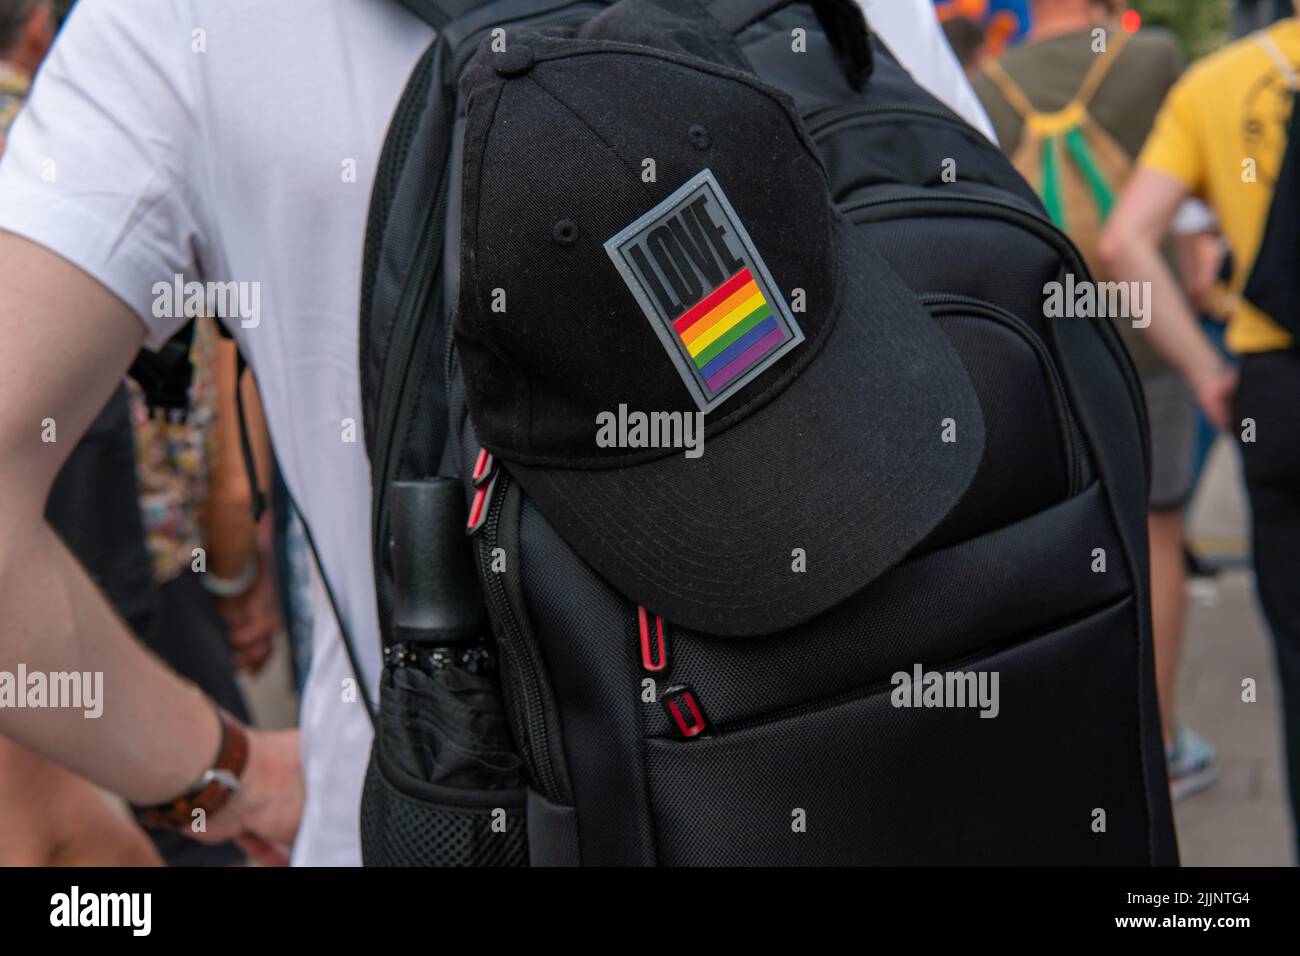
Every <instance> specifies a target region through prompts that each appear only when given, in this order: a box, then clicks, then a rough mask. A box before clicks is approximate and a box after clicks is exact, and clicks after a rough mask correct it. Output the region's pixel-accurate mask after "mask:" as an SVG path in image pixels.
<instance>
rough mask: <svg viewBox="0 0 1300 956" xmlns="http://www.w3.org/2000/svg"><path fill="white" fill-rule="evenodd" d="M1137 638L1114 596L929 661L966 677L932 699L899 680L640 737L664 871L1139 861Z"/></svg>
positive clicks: (1142, 818) (1128, 605) (937, 669)
mask: <svg viewBox="0 0 1300 956" xmlns="http://www.w3.org/2000/svg"><path fill="white" fill-rule="evenodd" d="M1137 640H1138V638H1137V629H1136V621H1135V615H1134V609H1133V602H1132V598H1130V597H1124V598H1122V599H1120V600H1118V601H1116V602H1113V603H1112V604H1110V605H1108V606H1106V607H1104V608H1102V609H1100V610H1096V611H1094V612H1092V613H1090V614H1088V615H1087V616H1084V617H1082V618H1079V619H1075V620H1073V621H1071V622H1070V623H1067V624H1064V625H1063V626H1060V627H1056V628H1053V629H1051V630H1047V631H1045V632H1042V633H1039V634H1036V635H1034V636H1032V637H1030V638H1028V639H1025V640H1023V641H1020V642H1018V643H1015V644H1012V645H1008V646H1004V647H1002V648H1000V649H998V650H996V651H993V652H991V653H988V654H986V655H984V656H981V657H976V658H974V659H970V660H965V661H956V662H952V663H950V664H947V665H945V664H942V663H939V664H936V663H930V662H925V663H924V671H925V672H927V673H928V672H933V673H938V674H940V675H947V674H952V673H956V674H961V675H967V676H965V677H963V678H962V679H961V680H960V681H958V680H953V681H951V682H948V681H947V679H946V677H944V678H943V679H944V681H945V683H944V685H943V688H942V689H940V690H934V688H933V686H932V691H934V692H933V693H930V694H928V695H927V693H926V691H925V686H924V685H925V683H926V681H925V680H924V679H923V680H922V682H921V683H922V687H921V691H922V693H921V694H920V696H919V697H918V696H917V695H916V692H915V690H913V689H912V687H911V678H912V677H913V676H914V675H913V672H912V669H911V668H903V667H900V669H899V673H907V674H908V677H909V680H908V682H907V683H906V684H905V683H904V682H903V681H902V680H901V679H899V678H897V675H893V676H891V679H890V680H888V681H887V682H885V683H883V684H881V683H878V684H875V685H872V686H868V687H865V688H862V690H861V692H860V694H858V695H856V696H855V695H853V694H847V695H840V696H838V697H836V698H833V699H831V700H829V701H828V700H822V701H814V702H811V703H809V704H806V705H804V706H803V707H801V708H798V709H795V710H792V711H790V710H788V711H784V712H782V713H780V714H776V715H773V716H772V717H770V718H761V717H760V718H756V719H754V720H751V721H747V722H740V723H736V724H733V725H731V726H728V725H726V724H719V725H716V726H715V727H713V728H712V732H711V735H709V736H705V737H701V738H696V739H693V740H678V739H673V738H667V737H657V738H652V739H648V740H647V741H646V752H645V761H646V773H647V779H648V786H649V790H650V797H651V809H652V813H653V818H654V826H655V834H656V836H655V845H656V848H657V851H658V854H659V862H660V863H663V864H668V865H692V864H724V865H743V864H758V863H763V864H777V865H858V864H910V865H925V864H958V865H960V864H1032V863H1051V864H1066V863H1069V864H1135V863H1143V862H1146V855H1145V854H1146V838H1145V835H1146V833H1147V810H1146V806H1145V802H1144V797H1143V792H1142V788H1141V786H1140V785H1138V784H1137V781H1140V780H1141V767H1140V763H1139V761H1140V753H1139V729H1138V713H1137V701H1138V694H1137V692H1136V687H1137V681H1138V662H1137ZM970 675H973V681H972V679H971V676H970ZM981 681H982V683H981ZM949 683H951V685H952V686H951V687H949V686H947V685H948V684H949ZM963 687H964V688H965V691H964V697H962V694H963V692H962V691H960V690H959V689H958V688H963ZM936 695H937V696H936ZM959 698H961V699H960V700H959ZM972 698H973V699H972ZM927 701H928V702H927ZM738 808H743V809H742V810H739V811H738ZM1098 811H1100V812H1101V815H1100V816H1099V815H1098ZM1099 821H1100V825H1101V826H1103V827H1104V829H1102V830H1100V831H1099V830H1098V826H1099Z"/></svg>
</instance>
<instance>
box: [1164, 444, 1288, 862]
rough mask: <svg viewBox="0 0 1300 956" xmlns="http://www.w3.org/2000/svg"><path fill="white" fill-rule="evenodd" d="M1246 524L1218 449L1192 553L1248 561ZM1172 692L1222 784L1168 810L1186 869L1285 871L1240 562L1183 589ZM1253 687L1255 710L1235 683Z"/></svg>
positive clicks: (1264, 646)
mask: <svg viewBox="0 0 1300 956" xmlns="http://www.w3.org/2000/svg"><path fill="white" fill-rule="evenodd" d="M1247 529H1248V521H1247V518H1246V505H1245V499H1244V494H1243V491H1242V487H1241V479H1240V472H1239V465H1238V461H1237V458H1236V454H1235V450H1234V449H1233V448H1232V447H1231V445H1230V444H1229V443H1228V442H1226V441H1223V440H1221V441H1220V442H1219V444H1218V446H1217V447H1216V448H1215V450H1214V452H1213V454H1212V455H1211V458H1210V461H1209V463H1208V465H1207V470H1206V473H1205V475H1204V477H1203V479H1202V482H1201V486H1200V489H1199V491H1198V493H1197V498H1196V500H1195V501H1194V502H1193V507H1192V509H1191V513H1190V516H1189V523H1188V532H1189V536H1190V537H1191V540H1192V544H1193V546H1194V547H1195V548H1197V550H1198V552H1199V553H1202V554H1206V553H1208V554H1211V555H1214V556H1218V557H1226V558H1229V559H1231V558H1238V559H1240V558H1241V557H1242V556H1244V555H1245V554H1247V553H1248V530H1247ZM1189 592H1190V594H1189V604H1190V606H1189V613H1188V628H1187V636H1186V644H1185V647H1184V651H1183V666H1182V674H1181V680H1180V685H1179V693H1180V704H1179V710H1180V713H1181V717H1182V719H1183V720H1184V721H1186V722H1187V723H1189V724H1190V725H1191V726H1192V727H1194V728H1196V730H1198V731H1199V732H1200V733H1201V734H1202V735H1203V736H1204V737H1205V738H1206V739H1208V740H1209V741H1210V742H1211V743H1212V744H1214V745H1215V747H1216V748H1218V752H1219V762H1220V764H1221V767H1222V775H1221V776H1220V778H1219V780H1218V782H1217V783H1215V784H1214V785H1213V786H1212V787H1210V788H1209V789H1207V790H1205V791H1203V792H1201V793H1199V794H1196V795H1194V796H1192V797H1189V798H1188V799H1186V800H1184V801H1181V802H1180V803H1178V804H1177V805H1176V806H1175V808H1174V813H1175V818H1176V821H1177V826H1178V841H1179V849H1180V851H1181V854H1182V861H1183V864H1184V865H1186V866H1288V865H1292V864H1293V863H1294V862H1295V861H1294V859H1293V851H1292V847H1293V846H1294V841H1293V840H1292V838H1291V829H1290V827H1291V824H1290V819H1289V818H1290V813H1289V810H1288V807H1287V800H1286V796H1285V793H1284V789H1283V787H1284V783H1283V773H1282V767H1283V762H1282V761H1283V756H1282V749H1281V732H1280V724H1279V703H1278V698H1277V694H1278V683H1277V679H1276V676H1275V672H1274V667H1273V648H1272V641H1271V638H1270V637H1269V634H1268V631H1267V629H1266V627H1265V625H1264V621H1263V617H1262V616H1261V614H1260V611H1259V606H1258V604H1257V602H1256V599H1255V591H1254V578H1253V575H1252V574H1251V573H1250V570H1249V568H1248V567H1246V566H1245V564H1244V563H1239V564H1238V566H1236V567H1231V568H1229V569H1228V570H1224V571H1221V572H1220V573H1219V575H1218V576H1217V578H1216V579H1214V581H1213V583H1209V582H1206V581H1203V580H1202V581H1197V582H1194V583H1193V584H1192V586H1191V587H1190V588H1189ZM1247 678H1250V679H1253V680H1254V681H1255V702H1254V703H1247V702H1244V701H1243V700H1242V681H1243V680H1245V679H1247Z"/></svg>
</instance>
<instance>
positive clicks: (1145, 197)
mask: <svg viewBox="0 0 1300 956" xmlns="http://www.w3.org/2000/svg"><path fill="white" fill-rule="evenodd" d="M1186 198H1187V189H1186V187H1184V186H1183V184H1182V183H1180V182H1178V180H1176V179H1174V178H1173V177H1171V176H1166V175H1165V174H1164V173H1159V172H1155V171H1154V170H1150V169H1138V170H1137V171H1136V172H1135V173H1134V174H1133V176H1132V178H1130V179H1129V181H1128V184H1127V185H1126V186H1125V187H1124V192H1123V193H1122V194H1121V195H1120V197H1119V201H1118V202H1117V203H1116V205H1115V209H1114V211H1113V212H1112V213H1111V216H1110V219H1109V221H1108V222H1107V225H1106V231H1105V233H1104V234H1103V235H1102V239H1101V247H1100V252H1101V257H1102V260H1103V262H1104V263H1105V267H1106V270H1107V272H1108V274H1109V277H1110V278H1112V279H1116V280H1119V281H1129V282H1132V281H1136V282H1150V283H1151V298H1150V303H1151V306H1150V307H1151V313H1150V314H1151V317H1152V318H1151V324H1150V326H1148V328H1147V334H1148V335H1150V336H1151V341H1152V343H1153V344H1154V345H1155V346H1156V348H1157V349H1159V350H1160V352H1161V354H1163V355H1164V356H1165V358H1167V359H1168V360H1169V362H1170V363H1171V364H1172V365H1173V366H1174V368H1176V369H1177V370H1178V371H1179V372H1180V373H1181V374H1182V376H1183V377H1184V378H1185V379H1186V380H1187V382H1188V383H1189V384H1190V385H1191V387H1192V389H1193V391H1194V392H1195V393H1196V397H1197V400H1198V401H1199V402H1200V403H1201V407H1202V408H1204V409H1205V412H1206V415H1207V416H1209V418H1210V419H1211V420H1212V421H1213V422H1214V424H1215V425H1216V426H1218V427H1219V428H1226V427H1227V423H1228V420H1229V407H1228V406H1229V401H1230V397H1231V394H1232V388H1233V383H1234V381H1235V376H1234V375H1233V373H1232V369H1231V367H1230V366H1228V364H1227V363H1226V362H1224V360H1223V358H1222V356H1220V355H1219V353H1218V352H1217V351H1216V350H1215V348H1214V346H1213V344H1211V342H1210V340H1209V339H1208V338H1207V337H1206V335H1205V333H1204V332H1203V331H1201V327H1200V324H1199V323H1198V322H1197V321H1196V316H1195V315H1193V314H1192V310H1191V307H1190V306H1189V305H1188V304H1187V300H1186V299H1185V298H1184V297H1183V293H1182V291H1181V290H1180V288H1179V286H1178V280H1177V279H1176V278H1175V277H1174V275H1173V273H1172V272H1171V271H1170V269H1169V266H1168V264H1167V263H1166V262H1165V260H1164V258H1163V256H1161V254H1160V243H1161V241H1162V240H1163V239H1164V236H1165V233H1166V231H1167V230H1168V229H1169V223H1170V222H1171V221H1172V219H1173V217H1174V213H1175V212H1176V211H1177V210H1178V207H1179V205H1181V203H1182V202H1183V200H1184V199H1186Z"/></svg>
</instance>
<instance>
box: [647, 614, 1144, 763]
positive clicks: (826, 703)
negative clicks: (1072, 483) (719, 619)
mask: <svg viewBox="0 0 1300 956" xmlns="http://www.w3.org/2000/svg"><path fill="white" fill-rule="evenodd" d="M1132 599H1133V598H1132V595H1125V596H1123V597H1120V598H1117V599H1115V600H1113V601H1106V602H1104V603H1102V604H1098V605H1094V606H1092V607H1089V608H1085V609H1083V610H1082V611H1078V612H1076V613H1074V614H1071V615H1069V616H1067V617H1066V618H1064V619H1062V620H1059V621H1055V622H1053V623H1052V624H1049V625H1047V626H1044V627H1038V628H1035V629H1034V630H1033V631H1031V632H1030V633H1028V634H1026V633H1021V634H1016V635H1013V636H1011V637H1008V638H1006V639H1005V640H1001V641H997V642H994V643H992V644H987V645H985V646H984V647H981V648H979V649H977V650H974V651H971V652H970V653H967V654H963V655H961V656H960V657H958V658H955V659H950V660H947V661H944V662H943V663H940V664H935V665H932V666H930V667H929V670H933V671H940V672H944V673H946V672H949V671H954V670H960V669H962V668H964V667H967V666H969V665H971V664H974V663H976V662H978V661H983V660H987V659H989V658H990V657H995V656H997V655H998V654H1001V653H1003V652H1005V651H1009V650H1011V649H1013V648H1015V647H1020V646H1022V645H1024V644H1028V643H1030V642H1032V641H1036V640H1039V639H1041V638H1043V637H1046V636H1047V635H1048V634H1053V633H1056V632H1058V631H1063V630H1066V629H1067V628H1070V627H1073V626H1074V625H1076V624H1080V623H1082V622H1084V621H1087V620H1088V619H1090V618H1093V617H1096V616H1098V615H1100V614H1104V613H1105V612H1106V611H1108V610H1110V609H1111V608H1114V607H1117V606H1119V605H1120V604H1122V603H1123V602H1125V601H1131V600H1132ZM891 686H893V677H892V675H891V676H890V677H887V678H881V679H880V680H876V681H872V682H871V683H870V684H867V685H865V686H862V687H855V688H853V689H851V690H846V691H841V692H840V693H838V694H831V695H830V696H829V697H821V698H818V699H817V700H811V701H808V702H807V703H804V704H791V705H790V706H788V707H782V708H780V709H779V710H775V711H773V712H772V713H770V714H757V715H755V716H753V717H744V718H742V719H740V720H733V721H729V722H727V723H725V724H715V725H713V726H712V728H711V733H710V734H708V735H701V736H700V737H698V738H693V739H701V740H707V739H709V737H710V736H724V735H726V734H732V733H736V732H737V731H741V730H748V729H749V728H751V727H762V726H764V725H766V724H773V723H776V722H778V721H783V720H790V719H791V718H794V717H802V716H805V715H807V714H815V713H817V712H818V711H822V710H829V709H831V708H832V707H839V706H842V705H844V704H849V703H852V702H854V701H857V700H864V699H865V698H868V697H874V696H876V695H877V694H880V693H882V692H883V691H885V690H886V689H888V688H889V687H891ZM650 739H652V740H666V741H670V742H678V741H679V738H677V737H652V738H650ZM681 742H682V743H685V744H687V745H689V744H690V741H681Z"/></svg>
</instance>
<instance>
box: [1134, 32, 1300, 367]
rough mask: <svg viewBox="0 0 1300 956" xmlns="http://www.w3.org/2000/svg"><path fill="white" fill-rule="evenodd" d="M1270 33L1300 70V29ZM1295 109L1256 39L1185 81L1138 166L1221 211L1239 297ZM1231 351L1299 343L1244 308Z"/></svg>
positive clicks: (1232, 323) (1233, 327) (1196, 68)
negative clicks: (1163, 176) (1165, 177)
mask: <svg viewBox="0 0 1300 956" xmlns="http://www.w3.org/2000/svg"><path fill="white" fill-rule="evenodd" d="M1267 32H1268V34H1269V36H1271V37H1272V38H1273V41H1274V42H1275V43H1276V44H1277V46H1278V48H1279V49H1280V50H1281V52H1282V55H1283V56H1284V57H1285V58H1286V60H1287V61H1288V62H1289V63H1292V64H1300V20H1297V19H1295V18H1288V19H1286V20H1280V21H1278V22H1277V23H1276V24H1274V25H1273V26H1271V27H1269V28H1268V31H1267ZM1291 104H1292V93H1291V91H1290V90H1288V89H1287V85H1286V80H1285V78H1284V77H1283V76H1282V74H1281V72H1280V71H1279V70H1278V67H1277V65H1276V64H1275V63H1274V62H1273V60H1272V59H1271V58H1270V57H1269V55H1268V53H1267V52H1265V50H1264V49H1263V47H1261V46H1260V44H1259V41H1258V40H1257V39H1255V38H1253V37H1245V38H1244V39H1241V40H1238V41H1237V42H1236V43H1232V44H1230V45H1228V46H1226V47H1224V48H1223V49H1222V50H1220V51H1218V52H1217V53H1214V54H1213V55H1211V56H1208V57H1206V58H1205V59H1203V60H1201V61H1200V62H1198V63H1196V64H1195V65H1193V66H1192V67H1191V68H1190V69H1189V70H1188V71H1187V72H1186V73H1185V74H1183V76H1182V78H1181V79H1180V80H1179V81H1178V82H1177V83H1176V84H1175V85H1174V88H1173V89H1172V90H1170V91H1169V96H1168V97H1167V98H1166V99H1165V102H1164V105H1163V106H1162V107H1161V108H1160V114H1159V116H1157V117H1156V122H1155V126H1154V127H1152V130H1151V134H1150V136H1148V137H1147V141H1146V144H1145V146H1143V148H1142V155H1141V156H1140V157H1139V159H1138V165H1139V166H1142V167H1144V168H1146V169H1154V170H1157V171H1158V172H1162V173H1165V174H1166V175H1168V176H1172V177H1173V178H1174V179H1177V180H1178V181H1179V182H1181V183H1182V184H1183V185H1185V186H1186V187H1187V188H1188V189H1189V190H1191V192H1192V193H1193V194H1194V195H1196V196H1199V197H1200V198H1202V199H1204V200H1205V201H1206V202H1207V203H1209V204H1210V206H1212V207H1213V208H1214V211H1215V213H1216V214H1217V215H1218V217H1219V223H1220V227H1221V228H1222V230H1223V235H1224V236H1225V237H1226V238H1227V240H1228V245H1229V246H1230V247H1231V248H1232V254H1233V258H1234V260H1235V262H1236V268H1235V270H1234V272H1233V276H1232V286H1231V289H1230V291H1231V292H1232V294H1233V295H1234V296H1240V294H1241V290H1242V289H1243V288H1244V287H1245V285H1246V279H1247V278H1248V277H1249V275H1250V270H1251V267H1252V266H1253V265H1254V263H1255V256H1256V254H1257V253H1258V252H1259V244H1260V241H1261V240H1262V239H1263V237H1264V224H1265V222H1266V221H1267V219H1268V207H1269V203H1270V202H1271V201H1272V199H1273V185H1274V183H1275V182H1276V181H1277V173H1278V169H1279V168H1280V167H1281V165H1282V153H1283V151H1284V150H1285V148H1286V139H1287V136H1286V130H1287V122H1288V121H1289V120H1290V118H1291ZM1298 265H1300V264H1298ZM1227 341H1228V348H1230V349H1231V350H1232V351H1234V352H1269V351H1272V350H1274V349H1282V348H1287V347H1289V346H1290V345H1291V336H1289V335H1288V334H1287V333H1286V332H1285V331H1284V330H1283V329H1282V328H1281V326H1279V325H1277V323H1275V322H1274V321H1273V320H1272V319H1270V318H1269V317H1268V316H1267V315H1265V314H1264V313H1263V312H1261V311H1259V310H1258V309H1256V308H1255V307H1254V306H1252V305H1251V304H1250V303H1248V302H1245V301H1240V300H1239V304H1238V305H1237V307H1236V309H1235V310H1234V311H1233V313H1232V316H1231V318H1229V320H1228V336H1227Z"/></svg>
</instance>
